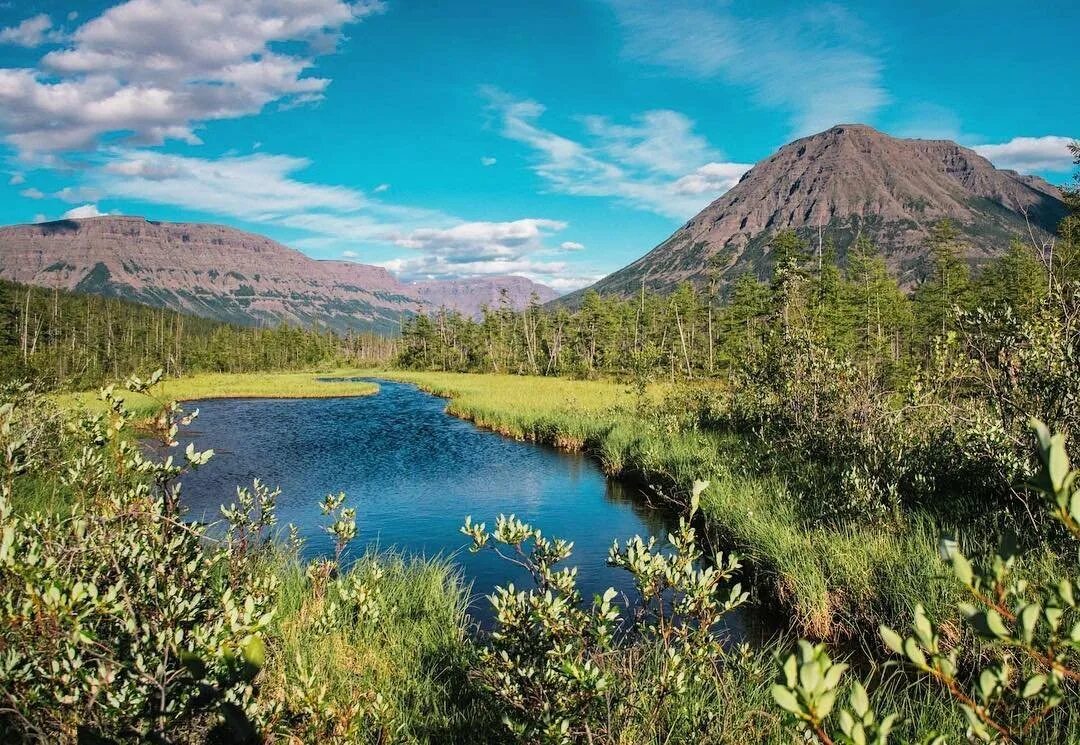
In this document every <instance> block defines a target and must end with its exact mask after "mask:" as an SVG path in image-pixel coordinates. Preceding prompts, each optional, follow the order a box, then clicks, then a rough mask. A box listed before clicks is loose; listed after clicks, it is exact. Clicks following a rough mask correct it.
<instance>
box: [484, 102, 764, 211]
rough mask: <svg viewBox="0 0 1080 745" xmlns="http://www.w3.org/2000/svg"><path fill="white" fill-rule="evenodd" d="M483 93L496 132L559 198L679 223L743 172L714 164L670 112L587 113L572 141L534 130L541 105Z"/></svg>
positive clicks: (685, 122) (690, 127)
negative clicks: (522, 151) (630, 116)
mask: <svg viewBox="0 0 1080 745" xmlns="http://www.w3.org/2000/svg"><path fill="white" fill-rule="evenodd" d="M485 93H486V95H487V96H488V98H489V100H490V101H491V107H492V109H493V110H494V111H495V112H496V114H497V115H498V117H499V123H500V126H501V131H502V134H503V135H504V136H505V137H507V138H509V139H512V140H515V141H517V142H521V143H524V144H525V145H528V146H529V147H530V148H531V149H532V150H533V152H534V156H535V162H534V165H533V169H534V170H535V172H536V173H537V174H538V175H539V176H541V177H542V178H543V179H544V180H545V181H547V182H548V183H549V184H550V185H551V187H552V188H554V189H555V190H556V191H559V192H562V193H566V194H574V195H579V196H594V197H615V198H617V199H619V200H621V201H623V202H624V203H626V204H629V205H631V206H633V207H637V208H639V209H644V210H648V211H650V212H655V213H657V214H660V215H664V216H667V217H674V218H677V219H685V218H687V217H690V216H691V215H693V214H695V213H696V212H698V211H699V210H700V209H701V208H702V207H703V206H704V205H705V204H707V203H708V202H709V201H711V200H712V199H715V198H716V197H718V196H720V194H722V193H723V192H724V191H726V190H727V189H728V188H730V186H731V185H732V184H734V183H735V182H736V181H737V180H738V177H739V176H741V175H742V173H744V172H745V171H747V170H748V169H749V168H750V164H746V163H731V162H724V161H720V160H719V159H720V158H721V157H722V155H721V153H719V152H717V151H716V150H715V149H714V148H713V147H711V146H710V145H709V143H708V141H707V140H706V139H705V138H704V137H702V136H701V135H699V134H697V133H696V132H695V131H694V123H693V121H692V120H690V119H689V118H687V117H686V116H684V115H683V114H680V113H679V112H676V111H668V110H658V111H648V112H645V113H644V114H641V115H640V116H638V117H636V118H635V119H634V120H633V121H632V122H630V123H615V122H612V121H611V120H610V119H608V118H606V117H602V116H587V117H584V119H583V120H582V121H583V124H584V129H585V132H584V135H585V136H584V138H582V139H581V140H576V139H571V138H570V137H566V136H563V135H561V134H557V133H555V132H553V131H551V130H548V129H545V128H543V127H542V126H540V121H539V120H540V118H541V116H542V115H543V113H544V111H545V109H544V107H543V105H541V104H540V103H538V102H536V101H531V100H526V99H517V98H514V97H512V96H510V95H508V94H506V93H504V92H502V91H499V90H497V89H492V88H488V89H485ZM733 174H734V175H733ZM710 189H711V190H712V191H711V193H709V192H710Z"/></svg>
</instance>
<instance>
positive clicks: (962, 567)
mask: <svg viewBox="0 0 1080 745" xmlns="http://www.w3.org/2000/svg"><path fill="white" fill-rule="evenodd" d="M952 565H953V572H954V573H955V574H956V578H957V579H958V580H960V582H961V583H963V584H964V585H966V586H968V587H970V586H971V581H972V580H973V579H974V572H973V571H972V569H971V562H969V561H968V560H967V558H966V557H965V556H964V555H963V554H962V553H960V552H959V551H955V552H953V555H952Z"/></svg>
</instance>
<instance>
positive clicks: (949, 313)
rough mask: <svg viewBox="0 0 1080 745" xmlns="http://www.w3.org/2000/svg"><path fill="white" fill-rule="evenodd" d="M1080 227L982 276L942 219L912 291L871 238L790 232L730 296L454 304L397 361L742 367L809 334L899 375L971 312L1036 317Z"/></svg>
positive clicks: (407, 337) (533, 366)
mask: <svg viewBox="0 0 1080 745" xmlns="http://www.w3.org/2000/svg"><path fill="white" fill-rule="evenodd" d="M1078 235H1080V229H1078V228H1077V219H1076V218H1075V217H1071V218H1067V219H1066V221H1065V223H1064V224H1063V225H1062V230H1061V232H1060V234H1059V235H1058V236H1057V237H1056V238H1055V239H1054V240H1053V241H1048V242H1046V243H1045V244H1039V245H1036V244H1035V243H1034V242H1031V241H1028V242H1022V241H1020V240H1019V239H1017V240H1015V241H1014V242H1013V243H1012V244H1011V245H1010V246H1009V247H1008V249H1007V250H1006V251H1005V252H1004V253H1003V254H1002V255H1001V256H1000V257H998V258H996V259H994V260H992V261H990V262H989V263H988V264H986V265H984V266H983V267H982V268H981V271H979V272H978V273H977V274H975V273H973V271H972V269H971V268H970V267H969V265H968V263H967V262H966V261H964V260H963V258H962V257H961V254H960V251H961V248H962V247H961V243H960V239H959V236H958V233H957V231H956V229H955V228H954V227H953V226H952V225H951V224H950V223H949V222H947V221H943V222H941V223H939V224H938V225H936V226H934V228H933V230H932V232H931V235H930V237H929V240H928V246H927V253H926V259H925V266H924V271H923V275H924V276H923V278H922V280H921V281H919V282H918V283H917V284H916V285H915V286H914V288H905V287H903V286H902V285H901V284H900V282H899V281H898V279H897V278H896V277H895V276H893V274H892V273H890V271H889V270H888V267H887V265H886V263H885V261H884V259H883V258H882V257H881V256H880V255H879V253H878V251H877V249H876V247H875V246H874V245H873V244H872V243H871V242H870V241H869V240H868V239H867V238H865V237H863V238H860V239H858V240H857V241H856V242H855V244H854V245H853V246H852V248H851V249H850V250H849V251H848V252H847V254H846V256H844V257H843V260H841V258H840V257H839V256H838V252H837V250H836V249H835V247H833V246H831V245H828V244H825V245H822V246H815V247H813V248H811V246H809V245H808V244H807V242H806V241H804V240H802V239H801V238H800V237H799V236H798V235H797V234H796V233H794V232H793V231H783V232H779V233H777V234H776V235H775V236H774V237H773V238H772V240H771V245H770V252H771V258H772V270H771V274H770V276H769V277H767V278H765V279H762V278H760V277H758V276H756V275H754V274H752V273H746V274H743V275H741V276H739V277H737V278H736V279H735V281H734V282H733V283H732V284H731V286H730V287H729V288H725V294H721V292H719V291H718V288H719V286H720V283H719V276H718V272H714V273H713V275H712V278H711V280H710V281H709V282H708V284H707V286H706V287H703V288H702V287H695V286H693V285H691V284H689V283H687V284H683V285H682V286H680V287H679V288H678V289H677V290H676V291H675V292H673V293H671V294H670V295H659V294H655V293H651V292H648V291H646V290H644V289H643V290H642V291H641V292H640V293H639V294H638V295H637V296H636V297H633V298H622V297H614V296H607V297H605V296H601V295H599V294H598V293H596V292H588V293H586V295H585V296H584V298H583V300H582V302H581V305H580V307H578V308H575V309H571V308H568V307H560V306H556V307H554V308H546V307H541V306H540V305H539V304H538V303H537V302H535V299H534V302H532V303H531V304H530V305H529V306H528V307H527V308H525V309H524V310H522V311H515V310H513V309H512V308H511V307H510V305H509V303H508V302H507V301H506V300H505V299H504V300H503V301H502V302H500V303H499V304H497V305H496V306H495V307H488V308H485V309H484V311H483V315H482V317H481V318H479V319H473V318H469V317H465V316H462V315H461V314H460V313H456V312H454V311H449V310H446V309H442V310H440V311H439V312H438V313H435V314H433V315H431V316H416V317H414V318H411V319H408V320H407V321H406V322H405V323H404V324H403V328H402V341H401V351H400V354H399V356H398V361H399V364H401V365H402V366H404V367H408V368H413V369H425V370H443V371H463V372H464V371H468V372H498V373H516V374H532V375H568V376H576V377H596V376H617V377H626V376H632V375H635V374H642V373H647V374H649V375H652V376H654V377H657V376H660V377H667V378H670V379H672V380H676V379H698V378H708V377H729V376H731V375H733V374H734V373H735V372H736V371H737V370H738V369H739V367H740V365H741V363H742V362H743V361H745V360H746V359H747V358H748V357H750V356H752V355H754V354H756V353H758V352H760V351H761V350H762V349H763V348H764V347H765V346H766V345H767V344H769V343H770V339H772V338H773V337H777V336H788V337H790V336H792V335H795V334H809V335H810V336H812V337H813V338H814V340H815V342H816V343H818V344H821V345H823V346H825V347H826V348H828V349H829V350H830V351H832V352H834V353H836V354H838V355H842V356H843V357H845V358H846V359H849V360H852V361H854V362H857V363H858V364H860V365H862V366H864V367H866V368H867V369H872V370H874V371H876V372H877V373H878V374H880V375H883V376H885V377H886V378H894V379H895V378H897V377H902V376H904V375H905V374H906V373H910V372H911V371H913V370H915V369H917V368H918V367H920V366H921V365H924V364H925V363H926V361H927V360H928V359H929V355H930V352H931V351H932V348H933V344H934V340H935V339H936V338H940V337H945V336H947V335H948V334H949V333H950V332H955V331H957V330H958V329H959V326H960V323H961V319H962V317H963V315H964V313H966V312H970V311H972V310H974V309H975V308H980V307H991V306H998V307H1001V306H1007V307H1009V308H1010V309H1011V310H1012V311H1014V312H1015V313H1017V314H1020V315H1021V316H1027V315H1030V314H1031V313H1033V312H1034V311H1035V310H1036V309H1037V308H1039V307H1040V304H1042V303H1044V302H1046V301H1047V299H1048V298H1049V297H1051V295H1053V294H1054V291H1055V288H1065V287H1068V286H1070V285H1071V284H1072V283H1074V282H1076V281H1077V280H1080V260H1078V257H1080V240H1078ZM909 289H910V291H908V290H909Z"/></svg>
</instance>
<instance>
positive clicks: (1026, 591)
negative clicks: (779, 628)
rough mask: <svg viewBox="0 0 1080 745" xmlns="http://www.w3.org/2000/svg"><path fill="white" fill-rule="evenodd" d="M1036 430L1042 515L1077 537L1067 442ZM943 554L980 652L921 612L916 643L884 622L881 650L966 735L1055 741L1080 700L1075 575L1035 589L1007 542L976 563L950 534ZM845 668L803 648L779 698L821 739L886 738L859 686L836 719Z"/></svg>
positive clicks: (1076, 488)
mask: <svg viewBox="0 0 1080 745" xmlns="http://www.w3.org/2000/svg"><path fill="white" fill-rule="evenodd" d="M1034 427H1035V429H1036V432H1037V434H1038V442H1039V447H1038V454H1039V459H1040V463H1041V467H1040V470H1039V472H1038V475H1037V476H1036V477H1035V479H1033V481H1032V482H1031V487H1032V489H1033V490H1034V491H1035V492H1036V493H1037V494H1039V495H1041V497H1042V498H1043V500H1044V501H1043V504H1044V509H1045V511H1046V513H1047V514H1048V515H1049V516H1050V517H1052V518H1053V519H1054V520H1056V521H1057V522H1058V523H1060V524H1061V525H1062V526H1064V528H1065V529H1066V530H1067V531H1068V533H1069V534H1070V535H1071V536H1072V537H1073V538H1075V539H1080V470H1072V469H1070V466H1069V457H1068V454H1067V452H1066V445H1065V438H1064V436H1063V435H1061V434H1058V435H1054V436H1051V435H1050V432H1049V430H1048V429H1047V428H1046V427H1045V426H1044V425H1043V424H1041V423H1039V422H1036V423H1035V424H1034ZM943 553H944V554H945V556H946V558H947V560H948V561H949V563H950V564H951V567H952V570H953V572H954V574H955V575H956V578H957V580H958V581H959V583H960V585H961V587H962V588H963V589H964V591H965V593H966V595H967V600H966V601H965V602H963V603H962V604H961V605H960V608H959V610H960V615H961V617H962V619H963V621H964V623H965V624H966V626H967V628H968V629H970V631H971V632H972V633H973V634H974V635H975V636H976V637H978V638H979V639H981V640H982V644H981V646H978V647H976V646H975V645H974V644H973V642H972V640H971V638H970V637H965V636H959V635H958V634H957V633H956V626H955V625H954V624H949V623H944V624H940V625H937V624H935V623H933V622H932V621H931V619H930V618H928V617H927V614H926V612H925V611H924V610H923V608H922V606H921V605H920V606H917V607H916V609H915V614H914V621H913V623H912V631H913V635H912V636H907V637H905V636H903V635H902V634H900V633H898V632H896V631H894V630H893V629H891V628H889V627H887V626H882V627H881V638H882V640H883V641H884V643H885V645H886V646H887V647H888V648H889V649H890V650H892V652H893V653H894V654H896V655H898V656H899V657H900V659H901V660H903V663H904V664H906V665H907V666H909V667H910V668H911V669H913V670H915V671H917V672H918V673H919V674H921V675H923V676H925V677H926V678H929V679H930V680H932V681H934V682H935V683H936V684H937V685H939V686H940V687H941V689H942V690H943V691H944V692H945V693H946V694H947V695H948V696H950V697H951V698H952V699H953V700H954V701H955V703H956V705H957V706H958V707H959V709H960V710H961V711H962V712H963V714H964V717H965V719H966V721H967V731H966V733H965V734H966V736H967V737H968V738H970V739H973V740H977V741H981V742H1029V741H1036V740H1039V741H1054V740H1055V739H1057V738H1059V737H1060V736H1061V733H1060V728H1061V727H1064V726H1067V725H1065V724H1062V722H1061V719H1060V717H1057V718H1055V715H1057V714H1061V715H1062V716H1063V717H1065V718H1068V717H1071V716H1072V714H1073V709H1074V708H1075V707H1076V706H1077V705H1078V704H1080V654H1078V653H1080V618H1078V616H1077V613H1076V607H1077V605H1076V598H1075V596H1074V579H1073V578H1069V577H1065V576H1059V577H1054V578H1052V579H1051V580H1050V581H1047V582H1032V581H1029V580H1027V579H1024V578H1022V577H1020V576H1017V573H1016V572H1015V568H1016V563H1017V558H1018V548H1017V544H1016V541H1015V539H1013V538H1012V537H1011V536H1006V537H1005V538H1004V539H1003V540H1002V542H1001V545H1000V546H999V548H998V550H997V552H996V553H995V554H994V555H993V556H992V557H990V559H988V560H987V561H984V562H978V563H972V562H971V561H970V560H969V559H968V558H967V557H966V556H964V554H963V553H962V552H961V551H960V550H959V548H958V546H957V545H956V542H955V541H951V540H948V539H946V540H944V541H943ZM1075 568H1076V567H1075V564H1073V566H1072V569H1074V570H1075ZM846 669H847V666H846V665H843V664H835V663H833V662H832V661H831V660H830V659H829V657H828V655H827V654H826V653H825V651H824V650H823V648H821V647H812V646H811V645H810V644H808V643H806V642H801V643H800V650H799V652H798V654H797V655H792V656H790V657H788V658H787V659H786V661H785V662H784V664H783V670H782V673H781V676H780V680H779V681H778V682H777V684H776V685H775V686H774V687H773V697H774V699H775V701H776V703H777V704H778V705H779V706H780V707H781V708H782V709H784V710H785V711H787V712H788V713H789V714H790V716H791V718H792V719H793V721H795V722H796V723H797V726H798V727H799V728H800V729H802V730H804V731H805V732H807V733H808V734H809V735H811V736H812V737H814V738H816V740H817V741H818V742H822V743H833V742H842V743H858V744H860V745H861V744H862V743H885V742H887V741H888V739H889V734H890V731H891V729H892V726H893V725H894V723H895V722H896V716H895V715H889V716H887V717H884V718H880V719H879V717H878V715H877V714H876V713H875V712H874V711H873V710H872V709H871V708H870V707H869V704H868V702H867V698H866V694H865V691H864V689H863V687H862V685H861V684H859V683H857V682H856V683H854V684H853V685H852V687H851V696H850V709H845V710H841V711H840V712H839V713H838V714H835V715H834V709H835V704H836V699H837V695H838V692H839V691H840V689H841V681H842V678H843V675H844V672H845V670H846ZM1063 705H1064V706H1063ZM1063 709H1064V711H1063ZM837 728H839V733H837V731H836V730H837ZM1046 730H1050V731H1049V732H1047V731H1046ZM947 734H950V733H939V732H930V733H927V736H926V738H925V739H926V740H927V741H932V742H935V743H937V742H945V741H946V740H945V737H946V735H947ZM1073 734H1075V733H1073Z"/></svg>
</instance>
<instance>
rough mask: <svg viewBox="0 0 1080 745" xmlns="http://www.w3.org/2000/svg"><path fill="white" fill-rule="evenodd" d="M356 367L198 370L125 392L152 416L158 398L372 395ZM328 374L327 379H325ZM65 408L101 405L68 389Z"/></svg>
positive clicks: (61, 399) (91, 395)
mask: <svg viewBox="0 0 1080 745" xmlns="http://www.w3.org/2000/svg"><path fill="white" fill-rule="evenodd" d="M354 376H355V372H354V371H350V370H329V371H324V372H317V371H316V372H275V373H197V374H195V375H188V376H184V377H181V378H166V379H164V380H162V381H161V383H159V384H158V385H156V386H155V387H154V389H153V391H152V394H153V395H151V396H146V395H143V394H138V393H128V394H125V401H126V403H127V405H128V408H130V409H131V410H132V411H134V412H136V413H137V414H139V415H144V416H149V415H151V414H153V413H154V412H155V410H156V409H157V407H158V406H159V401H172V400H177V401H195V400H199V399H207V398H331V397H334V396H369V395H372V394H374V393H376V392H377V391H378V390H379V387H378V386H377V385H375V384H374V383H369V382H365V381H360V380H355V379H353V378H354ZM324 378H326V379H327V380H323V379H324ZM56 400H57V402H58V403H59V404H60V405H61V406H63V407H65V408H80V407H82V408H87V409H89V410H91V411H96V410H100V409H101V402H100V400H99V398H98V394H97V392H96V391H95V392H89V391H87V392H82V393H65V394H60V395H58V396H57V397H56Z"/></svg>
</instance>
